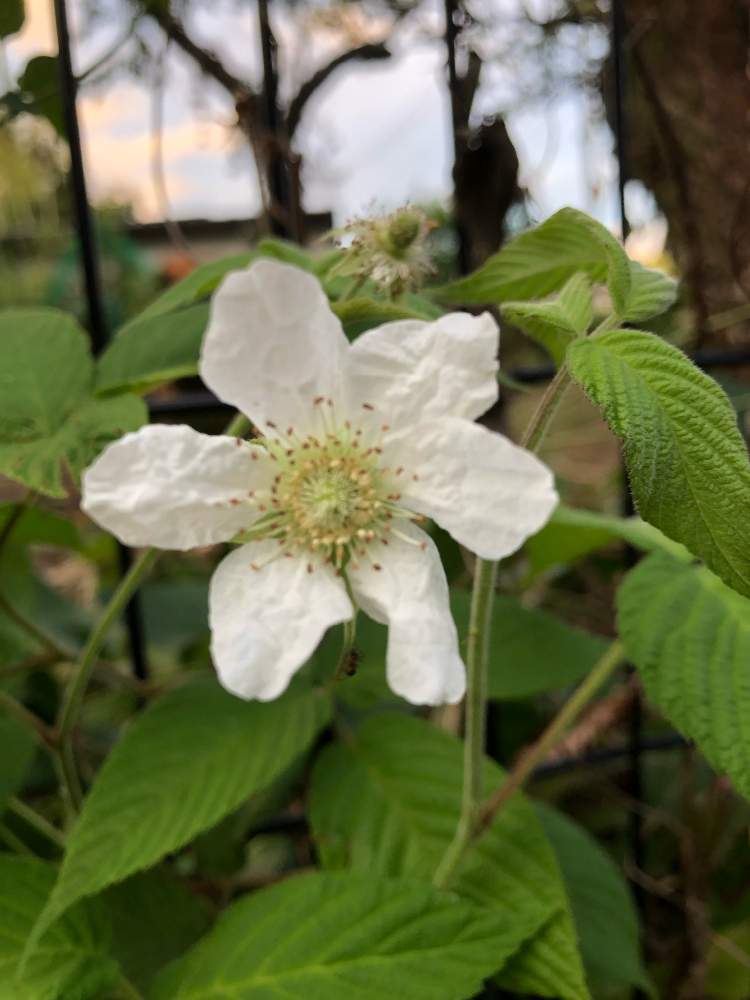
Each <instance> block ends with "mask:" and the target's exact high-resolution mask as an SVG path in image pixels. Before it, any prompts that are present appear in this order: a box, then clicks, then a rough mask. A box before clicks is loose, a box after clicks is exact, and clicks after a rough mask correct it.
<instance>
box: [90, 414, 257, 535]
mask: <svg viewBox="0 0 750 1000" xmlns="http://www.w3.org/2000/svg"><path fill="white" fill-rule="evenodd" d="M273 476H274V467H273V463H272V462H271V460H270V459H269V457H268V454H267V453H266V451H265V450H264V449H262V448H259V447H258V446H257V445H251V444H248V443H247V442H245V441H240V440H239V439H238V438H230V437H222V436H218V437H211V436H209V435H207V434H199V433H198V432H197V431H194V430H193V429H192V428H191V427H185V426H184V425H169V424H150V425H149V426H147V427H142V428H141V429H140V430H138V431H135V432H134V433H132V434H126V435H125V436H124V437H121V438H120V439H119V441H115V442H114V444H111V445H110V446H109V447H108V448H107V449H105V451H103V452H102V454H101V455H100V456H99V457H98V458H97V460H96V461H95V462H94V464H93V465H91V466H89V468H88V469H87V470H86V472H85V473H84V475H83V499H82V501H81V507H82V508H83V510H85V511H86V513H87V514H88V515H89V517H91V518H93V520H94V521H96V522H97V524H100V525H101V526H102V527H103V528H106V529H107V531H110V532H111V533H112V534H113V535H115V537H117V538H119V539H120V541H121V542H124V543H125V544H126V545H156V546H157V547H158V548H160V549H191V548H194V547H195V546H198V545H212V544H214V543H216V542H223V541H226V540H227V539H229V538H231V537H232V536H233V535H235V534H237V532H238V531H241V530H242V529H243V528H247V527H249V525H251V524H252V522H253V521H254V520H255V519H256V518H257V517H258V511H257V507H256V506H255V505H253V504H252V503H251V502H250V498H249V496H248V494H249V491H250V490H263V489H267V488H268V487H269V486H270V484H271V482H272V480H273Z"/></svg>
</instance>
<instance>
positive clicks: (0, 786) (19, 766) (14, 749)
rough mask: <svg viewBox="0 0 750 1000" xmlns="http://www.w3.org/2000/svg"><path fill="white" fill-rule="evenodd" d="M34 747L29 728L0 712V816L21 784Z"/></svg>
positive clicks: (0, 709)
mask: <svg viewBox="0 0 750 1000" xmlns="http://www.w3.org/2000/svg"><path fill="white" fill-rule="evenodd" d="M0 713H2V708H0ZM35 749H36V740H35V739H34V736H33V734H32V732H31V730H30V729H29V728H28V727H27V726H23V725H21V723H20V722H17V721H16V720H15V719H13V718H10V717H8V716H4V715H2V714H0V762H2V768H0V816H2V814H3V812H4V811H5V804H6V803H7V801H8V799H9V798H10V796H11V795H14V794H15V792H16V791H18V789H19V788H20V787H21V785H22V784H23V781H24V778H25V777H26V772H27V771H28V769H29V765H30V764H31V759H32V757H33V756H34V750H35Z"/></svg>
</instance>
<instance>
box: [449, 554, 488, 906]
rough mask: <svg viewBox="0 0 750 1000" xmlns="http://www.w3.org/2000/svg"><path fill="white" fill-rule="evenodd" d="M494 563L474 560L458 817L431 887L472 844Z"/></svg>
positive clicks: (479, 776)
mask: <svg viewBox="0 0 750 1000" xmlns="http://www.w3.org/2000/svg"><path fill="white" fill-rule="evenodd" d="M496 576H497V563H496V562H489V561H488V560H485V559H477V563H476V567H475V570H474V589H473V591H472V597H471V614H470V618H469V634H468V638H467V647H466V708H465V712H466V716H465V720H466V721H465V727H464V728H465V732H464V781H463V795H462V800H461V815H460V818H459V821H458V826H457V827H456V832H455V834H454V837H453V840H452V842H451V844H450V846H449V847H448V850H447V851H446V852H445V854H444V855H443V858H442V860H441V862H440V864H439V865H438V868H437V871H436V872H435V877H434V879H433V881H434V884H435V885H436V886H437V887H438V888H442V887H443V886H445V885H446V883H447V882H448V880H449V879H450V877H451V875H452V874H453V872H454V871H455V869H456V867H457V866H458V864H459V863H460V861H461V858H462V857H463V855H464V852H465V851H466V848H467V847H468V846H469V844H470V843H471V840H472V838H473V836H474V831H475V829H476V826H477V822H478V818H479V808H480V804H481V800H482V764H483V760H484V747H485V740H486V736H485V734H486V719H487V711H486V708H487V657H488V653H489V626H490V623H491V620H492V601H493V598H494V596H495V578H496Z"/></svg>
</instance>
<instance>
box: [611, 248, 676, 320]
mask: <svg viewBox="0 0 750 1000" xmlns="http://www.w3.org/2000/svg"><path fill="white" fill-rule="evenodd" d="M677 291H678V285H677V282H676V281H675V280H674V278H670V277H669V275H668V274H664V272H663V271H653V270H651V268H648V267H643V266H642V265H641V264H639V263H638V261H635V260H631V261H630V292H629V293H628V297H627V301H626V303H625V305H624V308H623V311H622V312H621V313H620V321H621V322H623V323H640V322H641V321H642V320H644V319H649V318H650V317H651V316H659V315H661V313H663V312H666V311H667V309H669V308H670V307H671V306H673V305H674V303H675V300H676V299H677Z"/></svg>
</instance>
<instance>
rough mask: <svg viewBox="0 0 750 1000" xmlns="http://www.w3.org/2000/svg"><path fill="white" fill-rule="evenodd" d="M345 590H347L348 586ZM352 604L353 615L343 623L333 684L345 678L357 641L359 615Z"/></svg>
mask: <svg viewBox="0 0 750 1000" xmlns="http://www.w3.org/2000/svg"><path fill="white" fill-rule="evenodd" d="M347 589H349V588H348V585H347ZM352 604H353V606H354V615H353V617H352V618H350V619H349V620H348V621H345V622H344V634H343V637H342V640H341V652H340V654H339V662H338V665H337V666H336V672H335V673H334V675H333V683H334V684H336V683H338V682H339V681H340V680H341V679H342V678H343V677H345V676H346V675H347V674H348V673H349V672H350V669H351V659H352V653H353V652H354V643H355V642H356V639H357V616H358V614H359V612H358V610H357V606H356V604H354V602H353V601H352Z"/></svg>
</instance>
